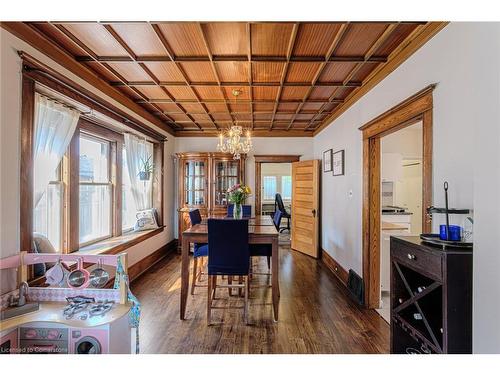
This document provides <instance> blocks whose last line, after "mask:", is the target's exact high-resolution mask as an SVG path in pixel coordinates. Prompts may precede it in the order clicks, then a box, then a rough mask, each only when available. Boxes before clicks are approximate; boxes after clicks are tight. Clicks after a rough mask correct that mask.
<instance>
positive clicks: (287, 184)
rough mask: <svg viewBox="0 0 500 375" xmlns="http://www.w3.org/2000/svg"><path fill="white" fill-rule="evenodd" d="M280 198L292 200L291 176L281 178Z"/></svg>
mask: <svg viewBox="0 0 500 375" xmlns="http://www.w3.org/2000/svg"><path fill="white" fill-rule="evenodd" d="M281 197H282V198H283V199H292V176H281Z"/></svg>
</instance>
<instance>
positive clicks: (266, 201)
mask: <svg viewBox="0 0 500 375" xmlns="http://www.w3.org/2000/svg"><path fill="white" fill-rule="evenodd" d="M299 160H300V155H255V214H256V215H272V214H274V211H275V195H276V193H277V192H279V193H280V194H281V196H282V198H283V203H285V207H287V206H286V204H287V203H288V205H289V206H288V207H290V205H291V199H292V197H291V194H292V190H291V187H292V181H291V179H292V177H291V176H292V163H293V162H297V161H299ZM285 196H286V198H285ZM288 212H290V211H288ZM285 223H286V220H285Z"/></svg>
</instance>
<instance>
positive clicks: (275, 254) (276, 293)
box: [271, 236, 280, 322]
mask: <svg viewBox="0 0 500 375" xmlns="http://www.w3.org/2000/svg"><path fill="white" fill-rule="evenodd" d="M271 260H272V272H271V273H272V279H271V284H272V287H273V313H274V321H275V322H277V321H278V309H279V302H280V285H279V275H278V268H279V267H278V265H279V248H278V236H275V237H274V238H273V242H272V259H271Z"/></svg>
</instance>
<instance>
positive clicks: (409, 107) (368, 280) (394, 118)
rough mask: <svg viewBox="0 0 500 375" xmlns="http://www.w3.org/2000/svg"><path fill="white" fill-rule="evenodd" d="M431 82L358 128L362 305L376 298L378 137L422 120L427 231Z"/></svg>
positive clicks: (426, 227)
mask: <svg viewBox="0 0 500 375" xmlns="http://www.w3.org/2000/svg"><path fill="white" fill-rule="evenodd" d="M435 87H436V85H435V84H433V85H429V86H427V87H426V88H424V89H423V90H421V91H419V92H417V93H416V94H414V95H412V96H411V97H409V98H407V99H406V100H404V101H403V102H401V103H400V104H398V105H396V106H395V107H393V108H391V109H389V110H388V111H386V112H384V113H382V114H381V115H379V116H377V117H376V118H374V119H373V120H371V121H369V122H368V123H366V124H365V125H363V126H362V127H360V128H359V130H361V131H362V132H363V133H362V136H363V213H362V214H363V216H362V225H363V236H362V241H363V280H364V283H365V285H364V286H365V295H364V298H365V306H366V307H368V308H378V307H379V300H380V221H381V218H380V204H381V203H380V180H381V176H380V164H381V163H380V139H381V138H382V137H384V136H386V135H388V134H391V133H394V132H396V131H398V130H400V129H403V128H405V127H408V126H410V125H413V124H415V123H416V122H418V121H422V130H423V131H422V133H423V135H422V137H423V150H422V152H423V162H422V201H423V204H422V230H423V232H426V233H428V232H429V231H430V230H431V226H432V222H431V217H430V216H429V215H427V212H426V209H427V207H430V206H431V205H432V127H433V124H432V109H433V96H432V93H433V91H434V88H435Z"/></svg>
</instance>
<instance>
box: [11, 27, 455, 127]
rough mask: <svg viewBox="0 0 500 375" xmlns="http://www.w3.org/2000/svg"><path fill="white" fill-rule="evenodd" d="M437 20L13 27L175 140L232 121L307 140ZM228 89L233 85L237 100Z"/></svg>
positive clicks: (430, 31) (424, 38) (421, 38)
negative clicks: (86, 72)
mask: <svg viewBox="0 0 500 375" xmlns="http://www.w3.org/2000/svg"><path fill="white" fill-rule="evenodd" d="M444 25H445V24H444V23H426V22H376V23H373V22H352V23H338V22H331V23H330V22H322V23H313V22H295V23H293V22H292V23H289V22H285V23H271V22H263V23H260V22H135V23H123V22H78V23H77V22H29V23H24V25H23V26H24V27H29V28H30V29H31V31H35V32H36V33H37V34H38V35H39V36H41V37H43V38H44V39H46V40H49V41H50V42H51V43H53V44H55V45H56V47H57V48H59V49H61V50H63V51H64V52H65V53H66V54H68V55H69V56H70V57H71V58H72V59H73V60H74V61H76V62H78V64H80V65H81V66H84V67H85V68H88V69H90V70H91V71H92V72H93V73H94V74H95V75H97V76H98V77H99V78H101V79H102V80H104V81H106V82H107V83H108V84H109V85H110V86H112V87H114V88H115V89H116V90H119V91H120V92H121V93H122V94H123V95H125V96H126V97H128V98H129V99H131V100H132V101H133V102H135V103H136V104H138V105H139V106H141V107H143V108H144V109H145V110H146V111H148V112H149V113H150V114H151V115H153V116H154V117H156V120H160V121H161V123H162V126H163V127H164V128H166V129H168V130H169V131H170V132H172V133H174V134H175V135H177V136H199V135H214V134H217V133H218V132H219V131H220V129H224V128H226V127H228V126H230V125H231V124H233V123H235V122H238V123H239V124H241V125H243V126H245V127H248V128H251V129H253V130H254V132H255V134H257V135H264V136H265V135H268V136H273V135H295V136H312V135H313V134H314V133H315V132H318V131H319V130H320V129H321V128H322V127H324V126H325V125H327V124H328V123H329V122H331V120H332V119H334V118H335V117H337V116H339V115H340V114H341V113H342V112H343V111H345V109H346V108H347V107H348V106H350V105H352V103H354V102H355V101H356V100H357V99H359V97H361V96H362V95H363V94H364V93H365V92H366V91H368V90H369V89H370V88H371V87H373V86H374V85H375V84H376V83H377V82H379V81H380V80H381V79H383V78H384V77H385V76H386V75H387V74H389V73H390V72H391V71H392V70H394V69H395V68H396V67H397V66H398V65H399V64H401V62H402V61H404V59H406V58H407V57H408V56H409V55H411V53H413V52H414V51H415V50H416V49H418V48H419V47H420V46H421V45H422V44H424V43H425V42H426V41H427V40H428V39H430V38H431V37H432V36H433V35H434V34H435V33H437V32H438V31H439V30H440V29H441V28H442V27H444ZM11 26H12V25H11ZM32 44H33V43H32ZM35 47H36V46H35ZM233 89H239V90H242V93H241V95H240V96H239V98H238V99H237V101H235V99H234V97H233V96H232V95H231V91H232V90H233ZM155 122H156V123H158V121H155Z"/></svg>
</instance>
